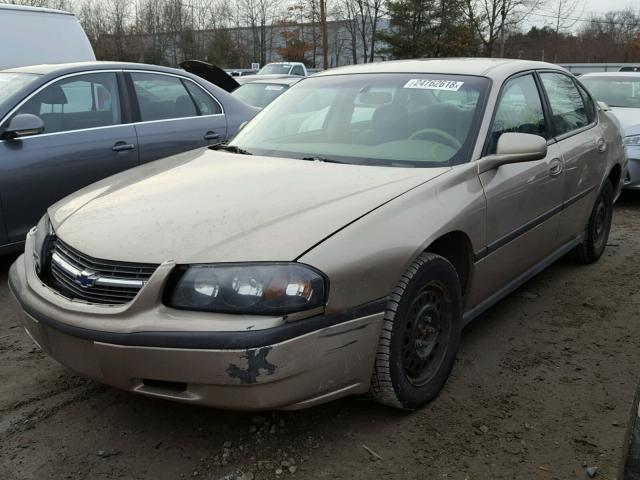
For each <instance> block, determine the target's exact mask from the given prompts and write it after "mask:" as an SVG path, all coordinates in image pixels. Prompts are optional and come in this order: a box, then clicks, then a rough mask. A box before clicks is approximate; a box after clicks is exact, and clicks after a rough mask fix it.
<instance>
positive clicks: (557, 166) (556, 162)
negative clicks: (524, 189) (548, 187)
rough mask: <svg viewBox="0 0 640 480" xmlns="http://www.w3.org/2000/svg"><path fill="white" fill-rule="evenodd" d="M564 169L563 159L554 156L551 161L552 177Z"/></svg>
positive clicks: (550, 170)
mask: <svg viewBox="0 0 640 480" xmlns="http://www.w3.org/2000/svg"><path fill="white" fill-rule="evenodd" d="M563 170H564V165H563V164H562V160H560V159H559V158H554V159H553V160H551V162H549V175H551V176H552V177H557V176H558V175H560V174H561V173H562V171H563Z"/></svg>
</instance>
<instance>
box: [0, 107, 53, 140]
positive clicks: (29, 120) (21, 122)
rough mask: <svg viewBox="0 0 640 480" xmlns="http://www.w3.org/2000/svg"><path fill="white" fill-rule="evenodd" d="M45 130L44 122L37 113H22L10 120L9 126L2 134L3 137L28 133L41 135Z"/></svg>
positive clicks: (9, 137) (21, 135)
mask: <svg viewBox="0 0 640 480" xmlns="http://www.w3.org/2000/svg"><path fill="white" fill-rule="evenodd" d="M42 132H44V122H43V121H42V119H41V118H40V117H38V116H37V115H32V114H30V113H21V114H19V115H16V116H15V117H13V118H12V119H11V121H10V122H9V126H8V127H7V128H6V129H5V131H4V133H3V134H2V136H3V138H8V139H13V138H19V137H26V136H28V135H39V134H40V133H42Z"/></svg>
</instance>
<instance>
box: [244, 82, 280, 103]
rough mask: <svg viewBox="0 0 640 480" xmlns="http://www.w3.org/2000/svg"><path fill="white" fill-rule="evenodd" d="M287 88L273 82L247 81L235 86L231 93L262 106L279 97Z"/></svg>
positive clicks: (245, 101)
mask: <svg viewBox="0 0 640 480" xmlns="http://www.w3.org/2000/svg"><path fill="white" fill-rule="evenodd" d="M287 88H288V86H287V85H278V84H275V83H247V84H245V85H242V86H240V87H238V88H236V89H235V90H234V91H233V93H232V95H233V96H234V97H236V98H237V99H239V100H242V101H243V102H244V103H248V104H249V105H253V106H254V107H258V108H264V107H266V106H267V105H269V104H270V103H271V102H273V101H274V100H275V99H276V98H277V97H279V96H280V95H281V94H282V93H284V91H285V90H286V89H287Z"/></svg>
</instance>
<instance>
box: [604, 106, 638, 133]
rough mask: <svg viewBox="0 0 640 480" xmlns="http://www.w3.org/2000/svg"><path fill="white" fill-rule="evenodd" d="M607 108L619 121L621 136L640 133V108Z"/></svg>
mask: <svg viewBox="0 0 640 480" xmlns="http://www.w3.org/2000/svg"><path fill="white" fill-rule="evenodd" d="M609 108H610V109H611V111H612V112H613V114H614V115H615V116H616V118H617V119H618V121H619V122H620V129H621V130H622V136H623V137H628V136H629V135H640V108H623V107H609Z"/></svg>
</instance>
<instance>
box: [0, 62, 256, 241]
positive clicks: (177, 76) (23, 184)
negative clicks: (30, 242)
mask: <svg viewBox="0 0 640 480" xmlns="http://www.w3.org/2000/svg"><path fill="white" fill-rule="evenodd" d="M257 112H258V110H257V109H255V108H253V107H251V106H249V105H246V104H244V103H242V102H241V101H239V100H237V99H235V98H234V97H232V96H231V95H229V94H228V93H227V92H225V91H224V90H222V89H220V88H218V87H216V86H215V85H213V84H211V83H209V82H207V81H205V80H203V79H201V78H199V77H197V76H195V75H191V74H189V73H187V72H184V71H182V70H176V69H171V68H164V67H156V66H151V65H142V64H132V63H112V62H86V63H77V64H63V65H40V66H31V67H22V68H15V69H9V70H4V71H0V158H1V159H2V162H0V199H1V202H0V252H2V251H7V250H10V249H15V248H16V247H20V245H21V244H22V242H23V241H24V237H25V235H26V233H27V231H28V230H29V229H30V228H31V227H32V226H33V225H35V223H36V222H37V221H38V218H40V216H42V212H44V211H45V209H46V208H47V207H48V206H49V205H51V204H53V203H55V202H56V201H58V200H60V199H61V198H62V197H64V196H65V195H67V194H69V193H71V192H74V191H75V190H78V189H79V188H81V187H84V186H85V185H88V184H90V183H92V182H95V181H96V180H100V179H101V178H104V177H107V176H109V175H113V174H114V173H117V172H120V171H122V170H126V169H128V168H131V167H135V166H136V165H140V164H142V163H147V162H150V161H152V160H156V159H158V158H161V157H166V156H169V155H173V154H176V153H180V152H184V151H186V150H192V149H194V148H198V147H206V146H208V145H213V144H216V143H220V142H222V141H224V140H226V139H227V138H229V137H231V136H232V135H233V134H235V132H236V131H237V130H238V127H239V125H240V124H242V123H243V122H246V121H247V120H249V119H251V118H252V117H253V116H254V115H255V114H256V113H257Z"/></svg>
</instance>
